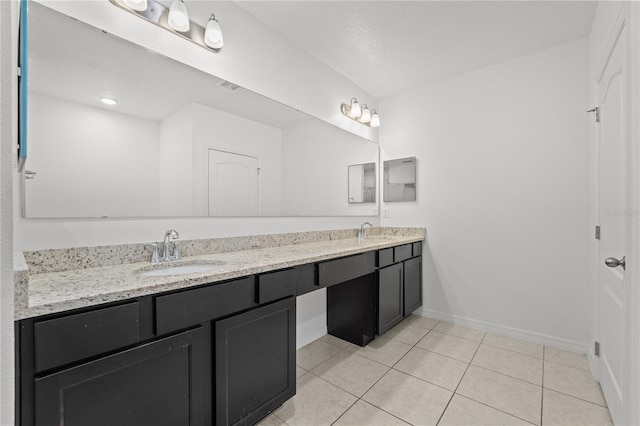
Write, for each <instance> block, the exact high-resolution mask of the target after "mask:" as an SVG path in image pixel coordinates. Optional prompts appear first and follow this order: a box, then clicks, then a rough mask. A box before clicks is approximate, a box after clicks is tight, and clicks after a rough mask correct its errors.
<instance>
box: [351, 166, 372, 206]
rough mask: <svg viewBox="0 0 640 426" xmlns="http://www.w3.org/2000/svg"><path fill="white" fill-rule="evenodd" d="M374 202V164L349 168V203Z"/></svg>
mask: <svg viewBox="0 0 640 426" xmlns="http://www.w3.org/2000/svg"><path fill="white" fill-rule="evenodd" d="M375 202H376V163H366V164H353V165H350V166H349V203H375Z"/></svg>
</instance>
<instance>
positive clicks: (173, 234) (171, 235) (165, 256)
mask: <svg viewBox="0 0 640 426" xmlns="http://www.w3.org/2000/svg"><path fill="white" fill-rule="evenodd" d="M178 238H180V234H178V231H176V230H174V229H169V230H168V231H167V232H165V233H164V242H163V243H162V246H163V252H162V262H170V261H172V260H178V259H180V252H179V251H178V243H177V242H174V243H173V253H171V254H170V253H169V246H170V245H171V241H172V240H177V239H178Z"/></svg>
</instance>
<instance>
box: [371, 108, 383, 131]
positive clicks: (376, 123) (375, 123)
mask: <svg viewBox="0 0 640 426" xmlns="http://www.w3.org/2000/svg"><path fill="white" fill-rule="evenodd" d="M369 126H371V127H380V116H379V115H378V113H377V112H376V110H375V109H374V110H373V111H371V121H369Z"/></svg>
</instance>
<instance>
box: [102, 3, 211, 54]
mask: <svg viewBox="0 0 640 426" xmlns="http://www.w3.org/2000/svg"><path fill="white" fill-rule="evenodd" d="M109 1H110V2H111V3H112V4H114V5H116V6H118V7H119V8H121V9H124V10H126V11H127V12H129V13H132V14H134V15H136V16H139V17H140V18H143V19H144V20H146V21H149V22H151V23H153V24H156V25H157V26H159V27H161V28H164V29H165V30H167V31H170V32H171V33H173V34H175V35H177V36H179V37H182V38H183V39H185V40H189V41H190V42H192V43H195V44H197V45H198V46H200V47H203V48H205V49H207V50H209V51H211V52H219V51H220V49H221V48H222V47H220V48H214V47H211V46H208V45H207V44H206V43H205V42H204V28H203V27H201V26H200V25H198V24H196V23H194V22H193V21H189V30H188V31H186V32H180V31H176V30H174V29H173V28H171V27H170V26H169V8H167V7H164V6H163V5H161V4H160V3H158V2H157V1H155V0H147V8H146V9H145V10H133V9H131V8H130V7H128V6H127V5H126V4H125V2H124V0H109Z"/></svg>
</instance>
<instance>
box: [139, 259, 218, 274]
mask: <svg viewBox="0 0 640 426" xmlns="http://www.w3.org/2000/svg"><path fill="white" fill-rule="evenodd" d="M220 265H222V262H215V261H213V262H207V263H196V264H186V265H184V264H183V265H175V264H173V265H172V264H170V263H169V264H164V265H163V264H160V265H153V266H151V267H146V268H143V269H140V270H138V271H136V273H137V274H138V275H142V276H144V277H159V276H168V275H185V274H194V273H198V272H211V271H215V270H216V269H218V268H219V267H220Z"/></svg>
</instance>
